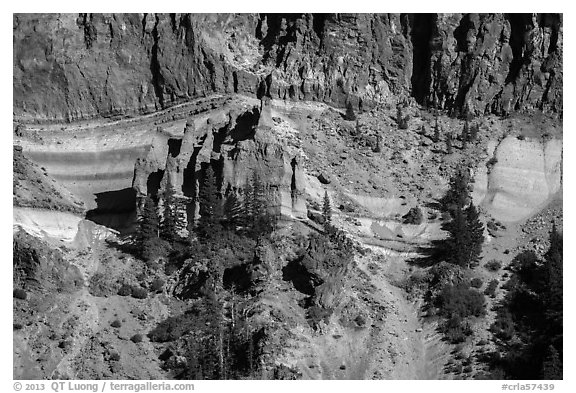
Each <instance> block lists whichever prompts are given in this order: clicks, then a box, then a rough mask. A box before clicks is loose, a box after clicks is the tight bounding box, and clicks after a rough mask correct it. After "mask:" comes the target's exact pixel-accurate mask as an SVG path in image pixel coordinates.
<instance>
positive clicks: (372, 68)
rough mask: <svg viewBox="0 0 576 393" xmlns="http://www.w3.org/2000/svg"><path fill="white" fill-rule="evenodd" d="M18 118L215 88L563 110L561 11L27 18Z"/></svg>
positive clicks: (134, 104)
mask: <svg viewBox="0 0 576 393" xmlns="http://www.w3.org/2000/svg"><path fill="white" fill-rule="evenodd" d="M13 31H14V57H13V69H14V114H15V118H16V120H23V121H46V120H48V121H62V120H65V121H71V120H77V119H86V118H93V117H99V116H106V117H109V116H125V115H134V114H138V113H147V112H151V111H155V110H158V109H161V108H165V107H169V106H172V105H174V104H177V103H179V102H183V101H186V100H189V99H191V98H195V97H200V96H203V95H207V94H211V93H214V92H216V93H233V92H237V93H241V94H247V95H256V96H258V97H260V96H262V95H270V96H271V97H272V98H280V99H294V100H319V101H324V102H327V103H331V104H334V105H337V106H343V105H344V104H345V103H346V101H347V100H350V101H352V102H353V103H354V104H355V105H357V106H358V107H363V108H366V107H369V106H371V105H375V104H377V103H379V102H384V101H385V100H386V99H387V98H388V97H390V96H391V95H392V94H394V95H397V94H399V95H411V96H413V97H414V98H415V99H416V100H417V101H418V102H419V103H421V104H425V105H430V104H433V103H434V102H437V103H438V104H439V105H440V106H442V107H443V108H445V109H448V110H452V111H454V112H456V113H460V112H461V111H462V110H471V111H475V112H479V113H480V112H482V113H483V112H494V113H505V112H510V111H513V110H519V109H523V108H528V109H531V108H542V109H545V110H552V111H556V112H561V110H562V18H561V15H558V14H534V15H520V14H513V15H503V14H466V15H462V14H448V15H441V14H414V15H410V14H394V15H388V14H386V15H380V14H379V15H373V14H357V15H349V14H346V15H343V14H339V15H327V14H315V15H311V14H305V15H303V14H290V15H282V14H270V15H267V14H259V15H258V14H241V15H227V14H204V15H196V14H193V15H190V14H186V15H180V14H156V15H154V14H120V15H117V14H114V15H107V14H88V15H86V14H80V15H76V14H43V15H15V16H14V23H13Z"/></svg>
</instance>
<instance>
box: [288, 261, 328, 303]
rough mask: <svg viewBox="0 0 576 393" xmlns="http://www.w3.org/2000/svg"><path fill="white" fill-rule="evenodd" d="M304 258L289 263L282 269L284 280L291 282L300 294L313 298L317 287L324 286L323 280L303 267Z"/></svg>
mask: <svg viewBox="0 0 576 393" xmlns="http://www.w3.org/2000/svg"><path fill="white" fill-rule="evenodd" d="M301 262H302V258H297V259H294V260H291V261H290V262H288V264H287V265H286V266H285V267H284V268H283V269H282V279H283V280H284V281H288V282H291V283H292V285H293V286H294V289H296V290H297V291H298V292H300V293H303V294H304V295H308V296H313V295H314V292H315V290H316V287H317V286H318V285H320V284H322V280H321V279H320V278H319V277H317V276H316V275H314V274H311V273H310V272H309V271H308V269H306V267H305V266H303V265H302V263H301Z"/></svg>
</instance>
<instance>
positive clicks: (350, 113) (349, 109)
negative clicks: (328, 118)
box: [344, 101, 356, 121]
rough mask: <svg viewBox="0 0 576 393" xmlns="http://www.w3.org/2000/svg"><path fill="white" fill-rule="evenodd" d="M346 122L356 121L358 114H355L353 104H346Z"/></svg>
mask: <svg viewBox="0 0 576 393" xmlns="http://www.w3.org/2000/svg"><path fill="white" fill-rule="evenodd" d="M344 119H345V120H349V121H354V120H356V114H355V113H354V107H353V106H352V103H351V102H350V101H348V102H347V103H346V114H345V115H344Z"/></svg>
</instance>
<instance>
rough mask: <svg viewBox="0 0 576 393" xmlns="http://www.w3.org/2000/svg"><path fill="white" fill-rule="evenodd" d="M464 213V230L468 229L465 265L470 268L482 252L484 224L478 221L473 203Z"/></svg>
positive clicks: (478, 216)
mask: <svg viewBox="0 0 576 393" xmlns="http://www.w3.org/2000/svg"><path fill="white" fill-rule="evenodd" d="M465 213H466V230H467V231H468V242H469V243H468V247H467V254H466V265H467V266H468V267H470V268H472V267H476V266H477V265H478V261H479V259H480V254H482V245H483V244H484V224H482V221H480V213H479V212H478V209H476V206H474V204H472V203H470V206H468V208H467V209H466V211H465Z"/></svg>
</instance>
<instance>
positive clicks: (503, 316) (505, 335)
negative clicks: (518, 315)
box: [490, 309, 514, 341]
mask: <svg viewBox="0 0 576 393" xmlns="http://www.w3.org/2000/svg"><path fill="white" fill-rule="evenodd" d="M490 331H491V332H492V333H493V334H494V335H495V336H496V337H498V338H499V339H501V340H504V341H508V340H510V339H511V338H512V337H513V336H514V321H513V320H512V314H511V313H510V312H509V311H508V310H504V309H500V310H499V312H498V313H497V314H496V321H494V323H493V324H492V326H490Z"/></svg>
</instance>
